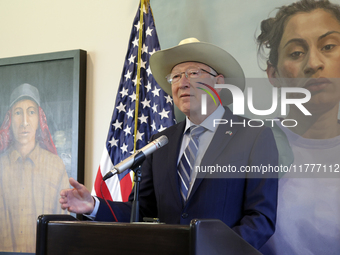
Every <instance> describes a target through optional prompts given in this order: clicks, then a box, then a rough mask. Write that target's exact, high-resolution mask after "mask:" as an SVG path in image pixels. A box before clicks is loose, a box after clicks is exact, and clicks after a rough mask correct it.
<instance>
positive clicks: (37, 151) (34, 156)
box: [9, 143, 40, 165]
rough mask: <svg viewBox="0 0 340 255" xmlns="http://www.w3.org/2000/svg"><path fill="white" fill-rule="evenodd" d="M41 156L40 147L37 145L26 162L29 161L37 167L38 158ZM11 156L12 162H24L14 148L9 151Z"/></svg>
mask: <svg viewBox="0 0 340 255" xmlns="http://www.w3.org/2000/svg"><path fill="white" fill-rule="evenodd" d="M39 154H40V146H39V144H38V143H37V144H36V145H35V147H34V149H33V151H31V152H30V153H29V154H28V155H27V157H26V161H29V162H31V163H32V165H35V162H37V160H38V156H39ZM9 155H10V160H11V162H16V161H18V160H19V161H22V157H21V155H20V153H19V152H18V151H17V150H16V149H14V147H13V146H11V148H10V151H9Z"/></svg>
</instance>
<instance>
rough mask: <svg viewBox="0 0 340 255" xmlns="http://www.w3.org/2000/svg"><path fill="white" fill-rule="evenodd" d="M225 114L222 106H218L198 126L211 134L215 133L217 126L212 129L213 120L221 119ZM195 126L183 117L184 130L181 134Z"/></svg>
mask: <svg viewBox="0 0 340 255" xmlns="http://www.w3.org/2000/svg"><path fill="white" fill-rule="evenodd" d="M224 112H225V109H224V107H223V106H222V105H219V106H218V107H217V108H216V110H215V111H214V112H213V113H212V114H210V115H209V116H208V117H207V118H206V119H205V120H204V121H203V122H202V123H201V124H200V125H199V126H202V127H205V128H206V129H207V130H209V131H211V132H215V129H216V128H217V126H215V127H214V119H221V118H222V117H223V114H224ZM193 125H196V124H194V123H192V122H191V121H190V120H189V118H188V117H185V129H184V132H183V134H185V132H186V131H187V130H188V128H190V127H191V126H193Z"/></svg>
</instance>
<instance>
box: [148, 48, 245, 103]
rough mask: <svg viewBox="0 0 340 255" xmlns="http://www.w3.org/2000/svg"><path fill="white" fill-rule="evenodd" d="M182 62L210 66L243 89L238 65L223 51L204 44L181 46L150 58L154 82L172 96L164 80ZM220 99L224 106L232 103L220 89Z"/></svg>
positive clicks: (227, 95)
mask: <svg viewBox="0 0 340 255" xmlns="http://www.w3.org/2000/svg"><path fill="white" fill-rule="evenodd" d="M183 62H199V63H202V64H205V65H207V66H210V67H211V68H213V69H214V70H215V71H216V72H217V73H218V74H223V76H224V77H225V78H227V80H228V84H233V85H235V86H237V87H239V88H240V89H241V90H242V91H243V90H244V88H245V78H244V73H243V70H242V68H241V66H240V64H239V63H238V62H237V61H236V60H235V58H234V57H233V56H231V55H230V54H229V53H228V52H226V51H225V50H223V49H221V48H219V47H217V46H215V45H213V44H210V43H205V42H192V43H187V44H181V45H178V46H175V47H172V48H169V49H166V50H161V51H157V52H155V53H154V54H153V55H152V56H151V58H150V67H151V71H152V74H153V76H154V78H155V80H156V82H157V83H158V84H159V86H161V88H162V89H163V90H164V91H165V92H166V93H167V94H169V95H171V96H172V91H171V85H170V84H169V83H168V81H167V79H166V78H165V77H166V76H167V75H168V74H170V73H171V70H172V69H173V68H174V66H176V65H178V64H180V63H183ZM220 97H221V100H222V103H223V104H224V105H228V104H231V103H232V96H231V93H230V91H229V90H226V89H222V90H221V92H220Z"/></svg>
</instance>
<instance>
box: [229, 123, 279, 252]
mask: <svg viewBox="0 0 340 255" xmlns="http://www.w3.org/2000/svg"><path fill="white" fill-rule="evenodd" d="M277 165H278V152H277V148H276V144H275V140H274V136H273V134H272V132H271V130H270V128H265V129H263V131H262V132H260V133H259V135H258V136H257V138H256V140H255V142H254V145H253V148H252V150H251V152H250V157H249V161H248V166H249V167H250V168H251V167H254V168H253V169H256V167H257V169H261V168H263V166H273V167H275V166H277ZM250 168H249V169H250ZM247 177H248V178H247V179H246V185H245V192H244V195H245V197H244V202H243V214H244V216H243V218H242V219H241V220H240V222H239V224H238V225H237V226H235V227H234V228H233V230H234V231H235V232H236V233H238V234H239V235H240V236H242V237H243V238H244V239H245V240H246V241H248V242H249V243H250V244H251V245H253V246H254V247H255V248H258V249H259V248H260V247H261V246H262V245H263V244H264V243H265V242H266V241H267V240H268V239H269V237H270V236H271V235H272V234H273V233H274V230H275V222H276V209H277V192H278V179H277V174H276V173H271V174H269V173H267V174H262V173H247Z"/></svg>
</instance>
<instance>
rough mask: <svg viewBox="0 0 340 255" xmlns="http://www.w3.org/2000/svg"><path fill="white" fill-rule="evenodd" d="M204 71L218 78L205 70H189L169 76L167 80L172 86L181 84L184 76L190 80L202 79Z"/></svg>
mask: <svg viewBox="0 0 340 255" xmlns="http://www.w3.org/2000/svg"><path fill="white" fill-rule="evenodd" d="M202 71H203V72H205V73H208V74H210V75H212V76H214V77H216V76H217V74H212V73H210V72H208V71H206V70H204V69H188V70H186V71H185V72H182V73H175V74H168V75H167V76H166V77H165V78H166V80H167V81H168V82H169V83H170V84H174V83H176V82H179V80H180V79H182V77H183V74H185V77H186V78H189V79H195V78H200V77H201V76H202Z"/></svg>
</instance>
